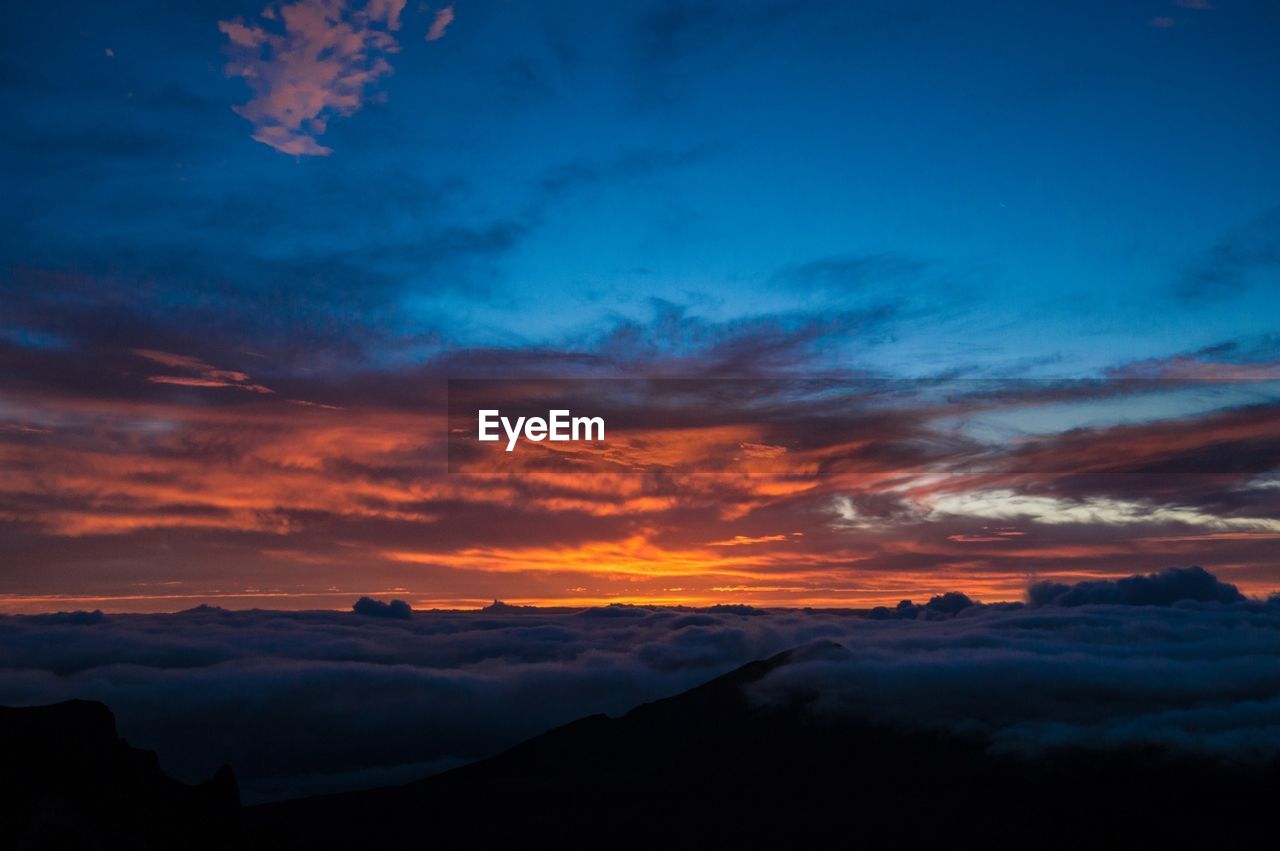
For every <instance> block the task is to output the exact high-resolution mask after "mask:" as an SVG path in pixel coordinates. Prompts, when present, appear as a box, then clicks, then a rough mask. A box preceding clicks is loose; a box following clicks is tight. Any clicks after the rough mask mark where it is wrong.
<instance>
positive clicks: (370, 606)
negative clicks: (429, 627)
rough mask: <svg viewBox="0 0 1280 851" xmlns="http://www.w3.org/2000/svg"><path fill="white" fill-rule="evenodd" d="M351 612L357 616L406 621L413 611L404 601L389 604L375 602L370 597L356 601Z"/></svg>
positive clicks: (394, 601)
mask: <svg viewBox="0 0 1280 851" xmlns="http://www.w3.org/2000/svg"><path fill="white" fill-rule="evenodd" d="M351 611H353V612H355V613H356V614H357V615H366V616H368V617H371V618H395V619H396V620H408V619H409V618H411V617H413V609H411V608H409V604H408V603H406V602H405V601H404V600H392V601H391V602H390V603H386V602H383V601H382V600H375V599H373V598H372V597H361V598H360V599H359V600H356V602H355V605H353V606H352V607H351Z"/></svg>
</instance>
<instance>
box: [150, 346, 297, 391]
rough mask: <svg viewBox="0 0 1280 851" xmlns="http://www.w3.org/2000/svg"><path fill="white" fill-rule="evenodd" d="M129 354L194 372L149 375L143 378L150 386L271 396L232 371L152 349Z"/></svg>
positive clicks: (262, 388) (239, 373) (247, 377)
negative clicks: (231, 389)
mask: <svg viewBox="0 0 1280 851" xmlns="http://www.w3.org/2000/svg"><path fill="white" fill-rule="evenodd" d="M133 353H134V354H135V355H137V356H138V357H140V358H146V359H147V360H149V361H151V362H152V363H158V364H160V365H161V366H167V367H170V368H172V369H181V370H184V371H186V372H191V373H194V375H192V376H185V375H153V376H150V377H148V378H147V380H148V381H150V382H152V383H153V384H177V385H180V386H182V387H234V388H236V389H237V390H248V391H250V392H252V393H274V392H275V391H274V390H272V389H271V388H270V387H263V386H262V385H261V384H255V383H254V382H253V379H252V378H250V377H249V375H248V374H247V373H244V372H238V371H236V370H234V369H218V368H217V367H215V366H211V365H210V364H207V363H205V362H204V361H202V360H200V359H199V358H193V357H189V356H187V355H175V354H173V353H172V352H161V351H157V350H155V349H134V350H133Z"/></svg>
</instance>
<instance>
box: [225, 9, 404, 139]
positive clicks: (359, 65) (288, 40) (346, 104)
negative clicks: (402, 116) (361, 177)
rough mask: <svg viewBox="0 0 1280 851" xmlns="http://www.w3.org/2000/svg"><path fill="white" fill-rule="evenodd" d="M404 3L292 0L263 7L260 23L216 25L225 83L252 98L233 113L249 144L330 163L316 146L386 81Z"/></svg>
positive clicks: (233, 21)
mask: <svg viewBox="0 0 1280 851" xmlns="http://www.w3.org/2000/svg"><path fill="white" fill-rule="evenodd" d="M404 2H405V0H369V2H367V3H365V4H363V5H357V4H355V3H354V2H349V0H295V2H293V3H278V4H273V5H270V6H267V7H266V8H265V9H264V10H263V11H262V13H261V16H260V19H259V20H258V21H257V22H247V21H245V20H244V19H243V18H240V17H236V18H232V19H231V20H227V21H219V22H218V29H219V30H221V31H222V32H223V33H224V34H225V35H226V36H227V38H228V40H229V42H230V43H229V45H228V50H229V53H230V55H231V61H230V62H229V63H228V64H227V66H226V73H227V75H228V76H233V77H241V78H243V79H244V81H245V82H246V83H248V84H249V88H250V89H251V90H252V92H253V97H252V98H251V99H250V100H249V102H248V103H245V104H243V105H241V106H237V107H234V109H235V111H236V113H237V114H238V115H240V116H242V117H244V118H245V119H247V120H248V121H250V122H251V123H252V124H253V128H254V132H253V138H254V139H256V140H257V141H259V142H261V143H263V144H264V145H270V146H271V147H272V148H275V149H276V150H277V151H280V152H281V153H285V154H294V155H295V156H327V155H328V154H330V153H332V150H333V149H332V148H328V147H325V146H324V145H321V144H320V143H319V142H318V141H316V137H317V136H320V135H322V134H323V133H324V132H325V130H326V129H327V128H328V123H329V120H330V119H331V118H332V117H333V116H335V115H341V116H347V115H351V114H353V113H355V112H357V111H359V110H360V109H361V107H363V106H364V104H365V101H366V98H367V96H368V95H367V89H368V88H369V87H370V86H371V85H373V84H374V83H376V82H377V81H378V80H379V79H380V78H382V77H385V76H387V75H388V74H390V73H391V64H390V63H389V62H388V61H387V56H388V55H390V54H393V53H396V52H397V51H398V50H399V49H400V46H399V43H398V42H397V41H396V38H395V36H394V35H393V33H394V32H395V31H396V30H398V29H400V14H401V13H402V12H403V11H404Z"/></svg>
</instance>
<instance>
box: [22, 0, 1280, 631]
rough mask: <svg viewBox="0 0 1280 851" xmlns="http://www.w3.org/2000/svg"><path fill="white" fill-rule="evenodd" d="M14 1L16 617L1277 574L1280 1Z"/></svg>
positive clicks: (880, 596)
mask: <svg viewBox="0 0 1280 851" xmlns="http://www.w3.org/2000/svg"><path fill="white" fill-rule="evenodd" d="M7 17H8V21H7V26H6V27H5V28H4V34H3V35H0V40H3V51H0V102H3V104H4V110H5V115H6V120H5V129H4V130H3V132H0V157H2V158H3V162H4V172H5V175H6V177H5V180H4V190H3V192H0V216H3V238H0V612H35V611H53V610H62V609H76V608H89V609H93V608H101V609H103V610H105V611H175V610H180V609H186V608H189V607H192V606H195V605H198V604H201V603H208V604H213V605H220V606H224V607H227V608H251V607H263V608H278V609H303V608H342V609H346V608H349V607H350V605H351V603H352V601H353V600H354V599H355V598H356V597H358V596H361V595H366V594H367V595H373V596H378V597H384V598H390V597H396V598H400V599H404V600H406V601H408V602H410V603H411V604H412V605H413V606H415V607H433V606H436V607H461V608H474V607H477V606H482V605H485V604H487V603H488V602H489V601H491V600H493V599H501V600H504V601H506V602H508V603H518V604H542V605H585V604H597V603H601V602H614V601H618V602H665V603H687V604H695V605H705V604H711V603H751V604H755V605H763V606H858V607H865V606H873V605H880V604H889V605H893V604H895V603H897V602H898V601H899V600H901V599H904V598H913V599H916V600H917V601H921V600H924V599H927V598H928V597H929V596H931V595H933V594H938V593H942V592H945V591H963V592H965V593H968V594H969V595H970V596H972V597H975V598H979V599H983V600H988V601H991V600H1013V599H1019V598H1021V596H1022V594H1023V589H1024V588H1025V587H1026V585H1027V582H1028V580H1029V578H1036V579H1054V580H1061V581H1069V580H1077V579H1083V578H1089V577H1112V576H1124V575H1128V574H1132V573H1144V572H1149V571H1155V570H1159V569H1162V568H1165V567H1169V566H1187V565H1203V566H1205V567H1206V568H1209V569H1210V570H1212V571H1213V572H1214V573H1215V574H1216V575H1217V576H1218V577H1220V578H1221V579H1222V580H1224V581H1228V582H1231V583H1235V584H1236V585H1238V586H1239V587H1240V589H1241V590H1242V591H1244V592H1245V593H1247V594H1252V595H1263V594H1267V593H1270V592H1274V591H1277V590H1280V571H1278V569H1277V561H1276V553H1277V543H1278V542H1280V320H1278V319H1277V317H1280V157H1277V155H1276V152H1277V151H1280V110H1277V108H1276V105H1277V103H1280V52H1278V51H1277V50H1276V49H1275V45H1276V36H1277V32H1278V27H1280V6H1277V5H1276V4H1275V3H1272V2H1261V0H1259V1H1258V2H1244V0H1213V2H1206V0H1151V2H1137V0H1135V2H1125V3H1115V2H1077V3H1065V4H1064V3H1054V4H1050V3H1030V4H1011V3H981V2H949V3H932V4H909V3H903V2H900V0H881V2H850V3H834V4H825V3H824V4H816V3H812V4H811V3H807V2H795V3H779V2H748V0H722V2H712V1H711V0H708V1H707V2H699V1H698V0H668V1H667V2H619V3H599V2H590V1H589V0H584V2H558V3H538V4H533V3H509V2H497V0H491V1H490V2H484V1H483V0H457V2H456V3H455V4H453V5H448V6H446V5H443V4H436V5H431V4H422V5H418V4H406V3H405V2H404V0H370V2H367V3H364V2H359V0H351V2H347V0H295V2H285V3H282V4H281V3H273V4H270V5H267V6H263V5H262V3H261V2H256V3H242V2H233V0H225V2H191V3H167V4H166V3H141V2H130V0H122V2H120V3H110V4H104V3H77V4H72V5H71V6H69V7H64V6H57V7H54V6H49V5H41V4H18V5H15V6H14V7H13V8H11V9H9V10H7ZM476 378H486V379H497V378H503V379H522V380H529V381H534V380H547V379H609V380H614V379H629V380H634V379H662V380H667V379H714V380H716V381H719V380H724V381H725V382H737V383H723V382H722V383H719V384H717V383H715V381H712V382H709V383H707V384H706V385H698V384H694V385H685V386H686V387H693V388H694V389H695V390H697V391H698V392H689V393H683V394H677V395H676V396H671V395H668V396H663V397H661V398H662V399H666V401H667V402H668V403H669V404H668V405H666V406H662V407H660V408H659V409H648V410H647V411H640V412H632V414H631V415H629V416H627V417H626V418H625V420H624V421H622V422H621V423H620V424H619V426H618V428H617V429H616V430H611V432H610V437H609V440H610V441H613V442H612V443H608V444H607V447H608V452H609V453H610V454H609V456H608V458H607V459H606V460H607V461H608V464H604V465H601V466H600V468H598V469H592V470H590V471H588V472H584V473H577V474H572V473H566V472H563V471H558V470H545V469H538V468H536V466H530V467H528V468H527V469H508V470H506V471H504V472H498V473H495V472H492V471H489V472H476V471H471V472H468V471H466V470H459V469H457V468H456V467H451V466H450V464H449V463H448V461H449V459H448V454H447V452H446V446H447V442H448V439H449V416H448V414H449V409H448V405H447V400H446V396H447V389H448V387H449V384H448V382H449V381H450V380H456V379H476ZM815 379H819V380H821V381H823V382H828V383H827V384H825V385H823V386H824V387H828V388H835V390H834V391H833V392H831V393H826V392H824V393H813V392H811V390H812V385H810V384H807V383H806V382H809V381H812V380H815ZM614 386H617V385H614ZM652 386H654V387H656V388H658V389H660V390H662V389H664V388H667V389H670V388H672V387H676V385H674V384H672V385H664V384H662V383H661V382H658V383H657V384H655V385H652ZM726 388H736V389H732V390H726ZM703 391H705V392H703ZM673 392H674V391H673ZM699 393H702V395H699ZM748 397H750V398H749V400H748ZM597 401H600V400H597ZM748 401H750V404H748ZM589 402H590V399H588V403H589ZM601 404H603V402H602V401H601ZM762 411H763V412H764V413H762ZM523 457H526V458H527V457H529V456H523ZM975 457H980V458H982V459H983V462H984V465H983V467H982V468H981V469H980V470H974V469H973V468H972V466H971V463H972V461H973V459H974V458H975Z"/></svg>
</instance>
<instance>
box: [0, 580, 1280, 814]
mask: <svg viewBox="0 0 1280 851" xmlns="http://www.w3.org/2000/svg"><path fill="white" fill-rule="evenodd" d="M1188 579H1189V580H1191V584H1192V585H1194V583H1195V582H1196V581H1200V582H1201V583H1202V584H1203V581H1202V580H1199V579H1198V577H1197V575H1195V574H1192V573H1188V574H1166V575H1165V576H1164V577H1163V578H1161V577H1149V578H1148V580H1149V582H1155V583H1163V585H1164V586H1167V587H1174V586H1178V583H1179V581H1185V580H1188ZM1210 580H1212V577H1210ZM1179 587H1181V586H1179ZM1200 590H1203V589H1200ZM1081 593H1087V594H1098V593H1099V588H1098V587H1097V586H1096V585H1095V586H1094V587H1092V588H1088V589H1082V590H1081ZM1188 593H1189V594H1191V596H1192V597H1193V598H1194V597H1197V596H1199V597H1201V598H1203V594H1200V593H1199V592H1198V591H1197V589H1196V588H1191V590H1190V591H1188ZM1217 593H1219V594H1220V595H1221V594H1222V592H1221V591H1220V590H1219V591H1218V592H1217ZM1103 596H1105V595H1103ZM1176 596H1177V595H1176V594H1174V595H1168V594H1166V595H1163V596H1162V597H1161V600H1162V601H1163V602H1165V603H1169V604H1168V605H1161V606H1120V605H1046V606H1041V607H1039V608H1025V607H1020V606H1009V605H1001V606H981V605H972V601H970V600H968V599H966V598H963V595H952V596H948V597H941V598H939V599H937V600H934V601H931V602H930V603H929V604H927V605H923V606H916V607H914V611H912V612H911V613H909V616H908V614H907V613H905V612H898V617H894V618H868V617H865V616H859V615H856V614H853V613H848V612H837V611H819V610H810V611H803V610H792V611H773V612H762V611H760V610H757V609H751V608H750V607H733V606H728V607H718V608H715V609H705V610H700V611H695V610H690V609H668V608H661V607H628V606H615V607H608V608H594V609H586V610H580V611H548V610H536V609H520V608H516V607H510V606H495V607H493V608H492V609H491V610H488V611H481V612H455V613H448V612H416V613H414V616H413V617H412V618H408V619H405V618H394V617H385V616H384V617H369V616H367V615H366V614H360V613H356V612H345V613H344V612H292V613H291V612H271V611H242V612H231V611H223V610H219V609H210V608H201V609H197V610H191V611H187V612H183V613H179V614H175V615H117V616H106V617H103V616H95V615H93V614H83V613H82V614H74V615H62V616H36V617H5V618H0V639H2V640H0V703H4V704H33V703H44V702H51V701H56V700H62V699H65V698H69V697H84V698H93V699H98V700H102V701H104V702H105V703H107V704H108V705H109V706H111V707H112V708H113V710H115V712H116V714H117V716H118V718H119V721H120V726H121V730H122V732H123V734H124V735H125V736H127V737H128V738H129V740H130V741H131V742H132V743H133V744H135V745H138V746H142V747H147V748H153V749H156V750H158V751H159V752H160V754H161V756H162V759H163V760H164V762H165V767H166V769H167V770H170V771H172V772H174V773H176V774H178V775H179V776H182V777H187V778H199V777H202V776H207V775H208V774H209V773H210V772H211V771H212V770H213V769H214V768H216V767H217V766H218V765H219V764H220V763H222V762H230V763H231V764H232V765H234V766H235V768H236V771H237V775H238V776H239V777H240V779H241V782H242V784H243V786H244V789H245V791H246V795H247V796H248V797H249V798H250V799H251V800H262V799H269V798H278V797H285V796H291V795H297V794H303V793H308V792H315V791H322V790H329V789H341V788H353V787H358V786H372V785H378V784H383V783H390V782H398V781H407V780H409V779H412V778H414V777H417V776H422V775H425V774H428V773H431V772H433V771H436V770H440V769H442V768H447V767H450V766H452V765H456V764H459V763H462V762H466V761H469V760H473V759H476V758H480V757H483V756H486V755H489V754H492V753H495V752H497V751H500V750H502V749H504V748H506V747H508V746H510V745H512V744H515V743H516V742H518V741H520V740H522V739H524V738H526V737H528V736H531V735H534V734H536V733H538V732H541V731H542V730H545V729H547V728H549V727H552V726H554V725H557V724H560V723H564V722H567V721H569V720H572V719H574V718H577V717H580V716H583V715H587V714H591V713H596V712H606V713H615V714H616V713H621V712H624V711H626V710H628V709H630V708H631V707H633V706H635V705H636V704H638V703H641V702H644V701H648V700H652V699H655V698H659V697H662V696H665V695H669V694H673V693H677V692H680V691H683V690H685V689H687V688H690V687H692V686H694V685H697V684H699V683H701V682H704V681H706V680H707V679H710V678H712V677H714V676H716V675H718V674H721V673H724V672H726V671H728V670H731V669H733V668H735V667H737V666H739V665H741V664H743V663H745V662H747V661H750V660H752V659H757V658H761V657H764V656H768V655H771V654H773V653H776V652H778V651H780V650H783V649H786V648H790V647H794V646H797V645H802V644H807V643H809V642H813V641H817V640H828V641H835V642H839V643H840V644H842V645H843V646H844V647H845V648H846V649H847V651H848V653H847V655H844V656H840V657H836V658H830V657H828V656H824V657H822V658H818V659H810V660H808V661H806V662H804V663H803V664H796V665H792V666H789V667H788V668H786V669H783V670H780V671H778V672H777V673H776V674H775V675H773V676H771V677H770V678H768V679H766V680H765V681H763V682H762V683H761V685H760V688H759V692H758V694H757V698H758V699H760V700H772V699H782V698H784V697H788V696H793V695H795V694H797V693H803V694H808V695H810V696H811V698H812V700H813V706H814V708H815V711H820V712H836V713H839V712H857V713H861V714H871V715H873V716H875V717H877V718H883V719H885V720H888V721H892V722H895V723H906V724H911V725H922V726H940V727H945V728H948V729H962V730H968V731H974V730H978V731H981V732H984V733H986V734H988V735H991V736H993V737H994V738H995V739H996V741H997V743H999V745H1000V746H1002V747H1018V748H1030V749H1036V748H1042V747H1046V746H1052V745H1055V744H1059V743H1078V744H1086V745H1087V744H1096V745H1106V744H1114V743H1116V742H1130V743H1132V742H1155V743H1161V744H1167V745H1171V746H1176V747H1182V748H1188V749H1192V750H1196V751H1200V752H1207V753H1212V754H1219V755H1224V756H1228V757H1230V758H1233V759H1234V758H1254V757H1256V756H1258V755H1260V754H1262V755H1266V754H1274V753H1277V752H1280V683H1278V682H1277V681H1276V678H1275V676H1274V672H1275V670H1276V666H1277V664H1280V606H1278V605H1277V602H1276V601H1275V600H1272V601H1270V602H1258V601H1249V600H1238V601H1236V602H1201V601H1199V600H1197V599H1178V600H1174V597H1176ZM362 608H365V609H369V608H370V605H369V604H368V603H365V604H363V606H362ZM386 612H387V610H383V609H377V611H376V612H373V613H374V614H386ZM195 731H199V735H194V732H195Z"/></svg>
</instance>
